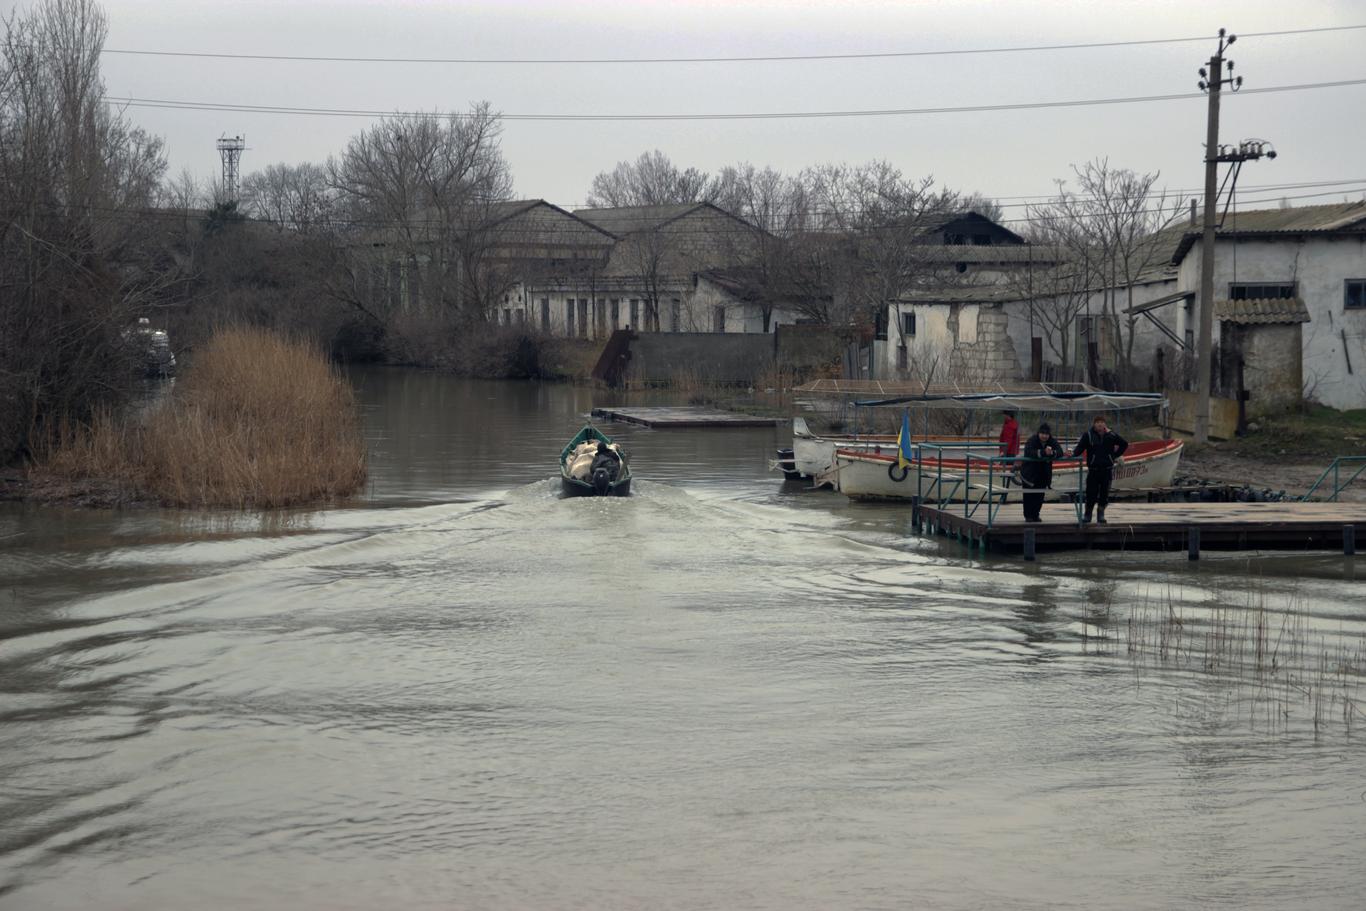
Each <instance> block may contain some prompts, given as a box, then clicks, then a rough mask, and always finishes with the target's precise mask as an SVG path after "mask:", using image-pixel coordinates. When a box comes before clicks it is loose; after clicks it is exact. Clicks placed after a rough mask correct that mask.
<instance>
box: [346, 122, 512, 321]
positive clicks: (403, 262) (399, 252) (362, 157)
mask: <svg viewBox="0 0 1366 911" xmlns="http://www.w3.org/2000/svg"><path fill="white" fill-rule="evenodd" d="M500 129H501V126H500V121H499V118H498V115H497V114H496V113H494V112H493V111H492V110H491V109H490V107H489V106H488V104H487V103H483V104H478V105H475V106H473V107H472V108H471V109H470V111H469V112H468V113H466V114H454V113H452V114H449V115H447V116H446V117H445V118H438V117H435V116H421V115H394V116H392V117H387V118H385V119H383V120H381V121H380V122H379V123H377V124H375V125H374V126H372V127H370V128H369V129H367V130H365V131H364V132H362V133H360V134H358V135H356V136H354V137H352V139H351V141H350V142H349V143H348V144H347V147H346V149H345V150H344V151H343V152H342V153H341V155H339V156H337V157H336V158H334V159H332V160H331V161H329V162H328V165H327V183H328V186H329V187H330V189H331V190H332V191H333V192H334V193H335V195H336V203H337V212H338V215H339V216H340V217H341V219H342V220H343V221H344V222H345V223H347V225H348V230H347V231H346V232H345V239H346V240H347V241H349V242H350V244H351V249H352V250H353V251H355V252H356V256H355V257H354V259H353V263H352V265H351V266H350V268H349V269H347V270H346V272H345V274H344V275H343V279H344V280H343V281H342V282H341V283H340V284H339V285H338V289H337V290H338V293H340V294H341V295H342V296H343V297H344V298H345V299H347V300H348V301H349V302H351V303H352V304H355V305H356V306H358V307H360V308H361V309H363V310H366V311H367V312H370V313H372V314H373V313H375V312H376V311H375V310H374V305H375V301H373V300H372V301H370V303H369V304H363V303H362V302H361V299H360V298H361V296H362V294H361V291H362V289H363V288H365V287H366V286H368V285H372V284H375V283H376V280H378V282H379V283H380V284H382V285H383V286H384V287H385V288H386V289H387V290H386V293H385V295H384V297H385V300H384V301H383V304H384V305H385V306H387V307H389V308H390V309H392V308H393V307H395V306H399V305H405V306H406V305H411V304H413V303H415V302H418V301H419V300H421V299H424V298H425V300H426V301H428V302H430V303H431V304H432V305H433V306H434V307H435V308H436V310H437V311H439V312H441V313H445V314H448V315H451V316H456V317H459V318H461V319H484V318H486V317H487V315H488V313H489V308H490V306H491V304H492V300H493V299H494V297H493V295H491V294H490V293H489V288H490V278H489V276H488V275H487V274H486V272H485V269H486V267H487V266H488V257H487V256H486V254H487V253H488V251H489V246H490V244H489V241H490V237H489V235H488V233H487V232H484V231H482V230H481V228H482V227H483V226H484V225H485V224H486V223H487V222H488V220H489V216H490V212H491V210H492V208H493V207H494V206H496V205H497V204H498V203H500V202H502V201H504V200H506V199H508V198H509V197H510V196H511V193H512V175H511V171H510V169H509V168H508V165H507V161H506V160H505V159H504V158H503V154H502V151H501V149H500V147H499V136H500ZM376 250H378V251H380V255H379V257H378V258H376V257H375V256H373V255H372V252H373V251H376ZM376 267H379V268H380V269H381V270H382V272H381V274H380V275H379V276H378V279H376V274H375V269H376Z"/></svg>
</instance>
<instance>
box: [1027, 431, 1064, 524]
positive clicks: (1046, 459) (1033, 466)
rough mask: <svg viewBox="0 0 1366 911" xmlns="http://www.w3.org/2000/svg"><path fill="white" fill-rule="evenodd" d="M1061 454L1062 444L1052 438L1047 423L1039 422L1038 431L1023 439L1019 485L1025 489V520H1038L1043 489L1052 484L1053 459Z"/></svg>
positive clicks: (1051, 432) (1041, 506)
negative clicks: (1022, 458)
mask: <svg viewBox="0 0 1366 911" xmlns="http://www.w3.org/2000/svg"><path fill="white" fill-rule="evenodd" d="M1061 455H1062V446H1060V445H1059V444H1058V441H1057V440H1055V439H1053V429H1052V428H1051V427H1049V426H1048V425H1047V424H1040V425H1039V431H1038V433H1036V434H1034V435H1033V436H1032V437H1030V438H1029V439H1028V440H1025V444H1024V458H1025V460H1024V461H1023V462H1021V463H1020V485H1021V486H1022V487H1024V489H1025V494H1024V517H1025V521H1026V522H1037V521H1039V511H1040V510H1041V509H1042V508H1043V497H1044V491H1045V490H1047V489H1048V488H1049V487H1051V486H1053V460H1054V459H1056V458H1058V457H1060V456H1061Z"/></svg>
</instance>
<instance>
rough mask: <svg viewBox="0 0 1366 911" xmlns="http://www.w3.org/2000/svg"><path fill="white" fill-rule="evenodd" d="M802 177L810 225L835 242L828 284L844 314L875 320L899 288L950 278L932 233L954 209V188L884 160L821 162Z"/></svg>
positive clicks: (908, 289)
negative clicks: (812, 220) (813, 216)
mask: <svg viewBox="0 0 1366 911" xmlns="http://www.w3.org/2000/svg"><path fill="white" fill-rule="evenodd" d="M804 179H805V182H806V183H807V185H808V186H809V188H810V190H809V192H810V194H811V197H812V200H813V202H814V205H813V209H814V210H815V211H816V212H817V213H818V214H817V216H816V219H815V221H816V224H817V226H818V227H819V229H820V230H821V231H822V233H824V234H826V235H827V236H831V237H833V238H834V242H835V243H836V244H837V249H836V253H835V255H834V256H832V257H830V259H831V260H832V262H833V265H834V274H833V275H832V276H831V284H832V285H833V286H834V287H835V288H836V289H837V293H838V294H839V296H840V297H841V298H842V299H843V300H844V302H845V308H846V311H847V312H846V313H845V314H843V316H844V317H845V318H846V319H848V320H849V321H851V322H852V323H854V324H856V325H869V324H875V323H877V322H878V321H880V320H881V319H882V318H884V315H885V313H886V308H887V304H888V303H889V302H891V301H893V300H896V299H897V298H898V297H900V296H902V295H903V294H905V293H908V292H912V291H915V290H919V289H922V288H929V287H941V286H943V285H944V284H945V283H946V282H951V281H952V279H951V278H950V275H949V273H948V272H947V271H946V266H947V263H946V262H945V261H944V258H943V257H942V256H939V255H937V254H936V251H935V249H934V248H935V247H936V246H938V244H937V242H936V240H935V238H934V237H933V236H932V234H933V229H934V228H935V227H937V226H938V225H940V224H942V222H943V220H944V218H945V217H947V216H949V215H951V214H953V213H954V212H956V211H958V206H959V197H958V194H956V193H953V192H952V191H949V190H944V189H939V188H936V186H935V183H934V179H933V178H932V177H925V178H921V179H919V180H915V179H910V178H907V177H906V176H905V175H903V174H902V173H901V171H900V170H899V169H898V168H896V167H894V166H893V165H891V164H890V163H888V162H885V161H872V162H869V163H867V164H864V165H859V166H856V167H849V166H847V165H826V166H822V167H819V168H815V169H812V170H810V171H808V172H805V173H804Z"/></svg>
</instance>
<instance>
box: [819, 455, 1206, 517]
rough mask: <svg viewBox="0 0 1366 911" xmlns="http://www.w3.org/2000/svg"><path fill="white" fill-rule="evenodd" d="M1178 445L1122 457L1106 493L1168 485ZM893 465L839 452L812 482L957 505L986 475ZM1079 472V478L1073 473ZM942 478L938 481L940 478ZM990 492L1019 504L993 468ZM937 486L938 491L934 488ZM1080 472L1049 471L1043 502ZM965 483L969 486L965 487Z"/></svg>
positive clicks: (1068, 487) (977, 490) (862, 495)
mask: <svg viewBox="0 0 1366 911" xmlns="http://www.w3.org/2000/svg"><path fill="white" fill-rule="evenodd" d="M1183 448H1184V446H1183V444H1181V443H1180V442H1179V441H1172V444H1171V445H1168V446H1165V447H1164V448H1162V449H1160V450H1157V451H1154V452H1152V453H1143V454H1140V455H1137V456H1134V457H1132V458H1129V457H1126V458H1125V459H1124V461H1123V463H1122V464H1120V465H1119V466H1118V467H1117V468H1116V469H1115V472H1114V481H1113V483H1112V484H1111V487H1110V491H1111V495H1112V496H1115V495H1118V496H1123V495H1124V493H1125V492H1126V491H1139V490H1145V489H1151V488H1155V487H1169V486H1171V483H1172V480H1173V479H1174V478H1175V477H1176V469H1177V466H1178V465H1179V464H1180V461H1181V452H1182V450H1183ZM895 464H896V459H895V456H882V455H877V454H872V453H861V452H855V451H852V450H845V449H841V450H838V451H837V452H836V455H835V467H834V469H832V470H831V471H828V472H826V473H825V474H824V475H823V476H821V477H820V478H818V479H817V481H818V482H820V481H825V482H827V483H834V484H837V485H838V486H837V487H836V489H837V490H839V492H840V493H842V494H844V495H845V496H847V497H849V498H850V499H853V500H890V501H906V502H910V500H911V498H912V497H916V496H919V497H921V498H922V499H924V500H945V499H947V500H949V501H952V502H959V503H961V502H963V501H964V499H965V496H964V495H965V493H966V495H967V496H966V498H967V499H968V500H970V501H971V500H979V499H982V498H984V497H985V496H986V495H987V490H986V489H985V488H986V487H987V486H988V471H987V469H986V467H985V466H978V465H976V464H974V465H973V466H972V470H971V472H969V473H967V474H966V480H965V473H964V471H963V465H962V463H959V464H958V465H955V466H953V467H950V466H949V465H947V464H946V465H945V466H944V469H943V471H942V472H940V471H938V470H936V469H935V468H934V467H932V466H931V464H930V463H929V462H926V463H924V465H923V467H922V468H921V469H920V470H919V471H917V468H916V467H915V466H914V465H913V466H911V467H910V468H908V469H906V473H905V480H902V481H895V480H893V478H892V475H897V476H900V475H901V472H899V471H895V470H893V471H891V472H890V473H889V469H893V467H894V466H895ZM1079 472H1080V473H1081V478H1080V480H1079V479H1078V477H1077V475H1078V473H1079ZM941 479H942V480H941ZM990 480H991V488H992V494H993V495H994V496H997V497H999V496H1000V494H1001V492H1002V491H1004V492H1005V501H1006V502H1014V503H1018V502H1020V496H1021V493H1022V492H1023V491H1022V490H1021V488H1020V487H1019V485H1018V484H1016V483H1015V482H1014V481H1013V479H1011V478H1010V477H1009V475H1006V476H1005V477H1002V475H1001V473H1000V471H999V469H998V471H997V473H996V474H995V475H994V476H993V477H991V479H990ZM941 483H942V486H943V490H942V491H941V490H940V485H941ZM1085 484H1086V476H1085V470H1084V469H1082V468H1081V467H1080V466H1078V465H1077V463H1075V462H1071V463H1064V464H1061V465H1059V466H1057V467H1055V468H1054V469H1053V486H1052V488H1051V489H1050V490H1048V491H1047V492H1046V499H1050V500H1058V499H1062V498H1063V497H1064V496H1066V495H1068V494H1074V493H1075V492H1076V491H1077V490H1079V489H1081V490H1084V489H1085ZM969 485H970V486H969Z"/></svg>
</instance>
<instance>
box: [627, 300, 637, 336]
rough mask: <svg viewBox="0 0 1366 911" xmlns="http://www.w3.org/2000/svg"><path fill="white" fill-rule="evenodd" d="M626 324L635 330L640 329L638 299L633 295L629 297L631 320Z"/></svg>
mask: <svg viewBox="0 0 1366 911" xmlns="http://www.w3.org/2000/svg"><path fill="white" fill-rule="evenodd" d="M628 325H629V327H630V328H632V329H634V330H636V331H637V332H639V331H640V301H638V300H636V299H635V298H634V297H633V298H631V322H630V323H629V324H628Z"/></svg>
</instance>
